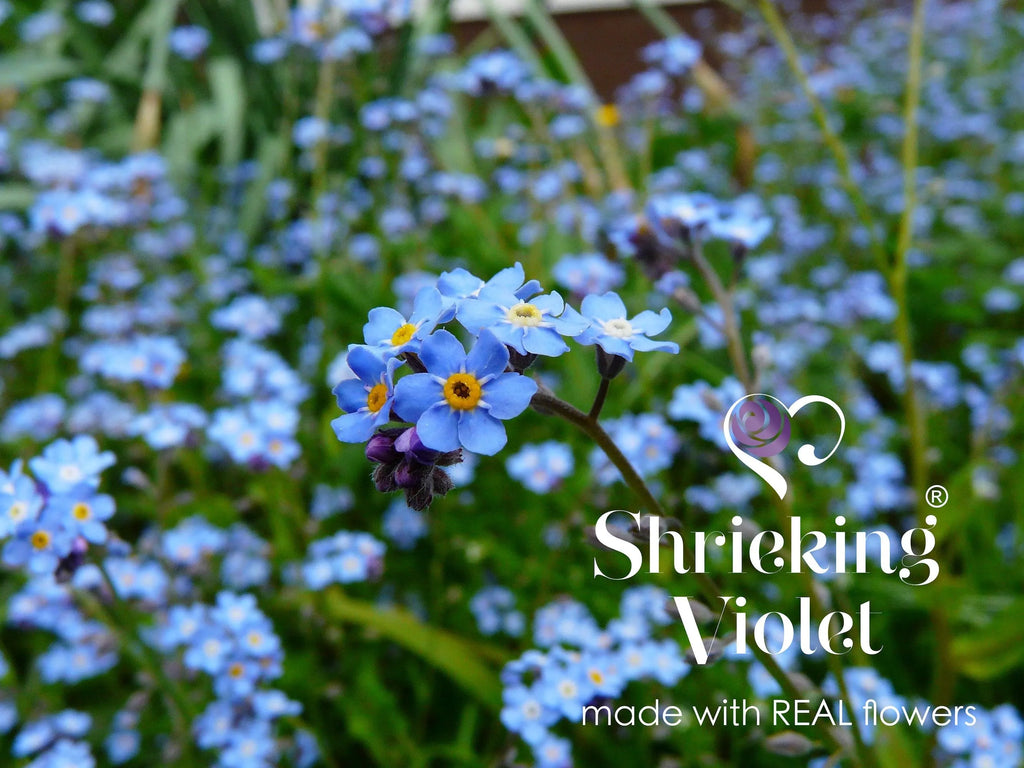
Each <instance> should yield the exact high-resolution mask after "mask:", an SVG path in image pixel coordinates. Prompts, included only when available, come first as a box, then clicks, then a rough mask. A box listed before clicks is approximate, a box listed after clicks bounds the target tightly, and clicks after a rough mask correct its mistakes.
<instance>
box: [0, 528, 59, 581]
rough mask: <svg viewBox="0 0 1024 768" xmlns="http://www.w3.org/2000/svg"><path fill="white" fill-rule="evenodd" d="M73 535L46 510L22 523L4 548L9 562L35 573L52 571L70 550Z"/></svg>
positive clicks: (8, 563)
mask: <svg viewBox="0 0 1024 768" xmlns="http://www.w3.org/2000/svg"><path fill="white" fill-rule="evenodd" d="M71 543H72V537H71V534H70V533H69V532H68V531H67V530H66V529H65V528H64V526H63V525H61V524H60V521H59V520H58V519H56V518H55V516H54V515H50V514H48V513H44V514H43V515H42V517H40V518H39V519H38V520H36V521H34V522H32V523H30V524H29V525H24V526H21V527H20V528H19V529H18V532H17V533H16V534H15V536H14V538H13V539H11V540H10V541H8V542H7V545H6V546H5V547H4V554H3V561H4V563H6V564H7V565H13V566H22V565H23V566H27V567H28V570H29V571H30V572H31V573H34V574H44V573H53V572H54V571H56V570H57V564H58V563H59V562H60V560H61V558H64V557H67V556H68V555H69V554H70V553H71Z"/></svg>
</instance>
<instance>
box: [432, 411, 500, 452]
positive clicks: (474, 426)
mask: <svg viewBox="0 0 1024 768" xmlns="http://www.w3.org/2000/svg"><path fill="white" fill-rule="evenodd" d="M420 434H421V435H422V432H421V433H420ZM459 441H460V442H461V443H462V445H463V446H464V447H465V448H466V449H467V450H470V451H472V452H473V453H481V454H483V455H484V456H493V455H494V454H496V453H497V452H498V451H500V450H501V449H502V448H504V447H505V443H506V442H507V441H508V436H507V435H506V434H505V426H504V425H503V424H502V423H501V422H500V421H498V420H497V419H495V418H494V417H492V416H491V415H490V414H489V413H488V412H487V411H485V410H484V409H483V408H474V409H473V410H471V411H463V413H462V417H461V418H460V419H459ZM423 442H424V443H426V440H424V441H423Z"/></svg>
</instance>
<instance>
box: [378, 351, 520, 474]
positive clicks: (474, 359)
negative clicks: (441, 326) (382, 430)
mask: <svg viewBox="0 0 1024 768" xmlns="http://www.w3.org/2000/svg"><path fill="white" fill-rule="evenodd" d="M420 360H421V361H422V362H423V364H424V366H425V367H426V369H427V372H426V373H416V374H413V375H411V376H406V377H405V378H403V379H402V380H401V381H399V382H398V383H397V384H396V385H395V405H394V408H395V411H396V413H398V415H399V416H401V417H402V418H403V419H405V420H406V421H411V422H415V424H416V431H417V433H418V434H419V437H420V439H421V440H422V441H423V444H424V445H426V446H427V447H428V448H432V449H434V450H437V451H454V450H456V449H458V448H459V447H463V448H465V449H466V450H469V451H473V452H474V453H482V454H484V455H486V456H491V455H493V454H495V453H497V452H498V451H500V450H501V449H502V447H504V445H505V442H506V440H507V436H506V434H505V427H504V425H502V423H501V422H502V421H503V420H505V419H511V418H514V417H515V416H518V415H519V414H520V413H522V412H523V411H524V410H526V408H527V407H528V406H529V405H530V398H532V397H533V395H534V394H535V393H536V392H537V383H536V382H535V381H533V379H529V378H527V377H525V376H522V375H521V374H518V373H506V372H505V367H506V366H507V365H508V350H507V349H506V348H505V345H504V344H502V343H501V342H500V341H498V339H497V338H496V337H495V336H494V334H492V333H490V332H488V331H484V332H482V333H481V334H480V336H479V337H478V338H477V341H476V344H475V345H474V346H473V349H472V350H471V351H470V352H469V354H468V355H467V354H466V351H465V349H464V348H463V346H462V345H461V344H460V343H459V341H458V339H456V338H455V337H454V336H452V335H451V334H450V333H448V332H447V331H438V332H436V333H435V334H433V335H432V336H430V337H428V338H427V339H426V340H425V341H424V342H423V345H422V347H421V350H420Z"/></svg>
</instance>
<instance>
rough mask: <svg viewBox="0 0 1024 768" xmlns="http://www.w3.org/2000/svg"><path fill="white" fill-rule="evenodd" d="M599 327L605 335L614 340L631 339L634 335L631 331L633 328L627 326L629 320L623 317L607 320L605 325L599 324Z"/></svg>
mask: <svg viewBox="0 0 1024 768" xmlns="http://www.w3.org/2000/svg"><path fill="white" fill-rule="evenodd" d="M601 325H602V327H603V328H604V332H605V333H606V334H607V335H609V336H612V337H614V338H616V339H631V338H633V335H634V334H635V333H636V332H635V331H634V330H633V326H632V325H630V324H629V320H627V319H626V318H624V317H620V318H617V319H615V320H609V321H607V322H605V323H601Z"/></svg>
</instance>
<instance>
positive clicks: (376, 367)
mask: <svg viewBox="0 0 1024 768" xmlns="http://www.w3.org/2000/svg"><path fill="white" fill-rule="evenodd" d="M345 362H346V363H348V367H349V368H351V369H352V373H354V374H355V375H356V376H358V377H359V379H360V381H362V382H363V383H364V384H369V385H370V386H371V387H372V386H373V385H374V384H379V383H380V375H381V374H382V373H384V370H385V367H386V363H385V362H384V361H383V360H382V359H381V358H380V357H378V356H377V355H375V354H374V353H373V352H371V351H370V350H368V349H367V348H366V347H364V346H362V345H359V344H353V345H351V346H350V347H349V348H348V356H347V357H346V358H345ZM346 410H349V409H346Z"/></svg>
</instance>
